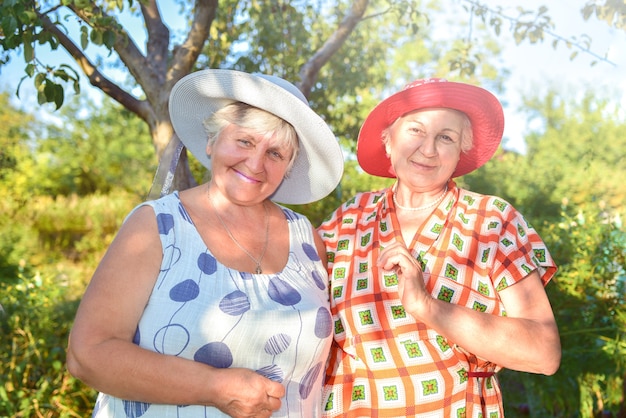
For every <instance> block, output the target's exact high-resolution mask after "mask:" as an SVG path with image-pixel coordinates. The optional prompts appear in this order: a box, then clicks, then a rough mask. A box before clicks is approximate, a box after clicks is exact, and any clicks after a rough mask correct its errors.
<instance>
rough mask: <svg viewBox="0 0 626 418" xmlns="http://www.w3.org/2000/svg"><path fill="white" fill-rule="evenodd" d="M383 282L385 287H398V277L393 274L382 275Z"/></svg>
mask: <svg viewBox="0 0 626 418" xmlns="http://www.w3.org/2000/svg"><path fill="white" fill-rule="evenodd" d="M383 280H384V281H385V286H387V287H391V286H397V285H398V276H397V275H396V274H395V273H393V274H385V275H383Z"/></svg>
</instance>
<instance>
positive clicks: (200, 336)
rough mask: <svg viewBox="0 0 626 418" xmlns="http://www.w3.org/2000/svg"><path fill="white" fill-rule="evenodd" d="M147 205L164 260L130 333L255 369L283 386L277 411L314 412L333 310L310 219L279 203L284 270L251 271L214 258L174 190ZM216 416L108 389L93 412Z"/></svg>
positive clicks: (161, 347) (178, 352)
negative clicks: (284, 225) (285, 241)
mask: <svg viewBox="0 0 626 418" xmlns="http://www.w3.org/2000/svg"><path fill="white" fill-rule="evenodd" d="M143 204H144V205H150V206H152V207H153V208H154V211H155V213H156V219H157V223H158V228H159V234H160V237H161V243H162V244H163V262H162V265H161V271H160V274H159V276H158V278H157V280H156V283H155V285H154V289H153V291H152V295H151V296H150V300H149V302H148V304H147V306H146V309H145V311H144V313H143V316H142V317H141V320H140V321H139V325H138V328H137V333H136V335H135V338H134V342H135V343H136V344H138V345H140V346H141V347H143V348H145V349H147V350H151V351H155V352H158V353H162V354H166V355H171V356H179V357H184V358H187V359H193V360H195V361H197V362H201V363H205V364H208V365H211V366H213V367H220V368H226V367H244V368H248V369H252V370H255V371H257V372H258V373H260V374H262V375H264V376H266V377H268V378H270V379H272V380H275V381H277V382H281V383H282V384H283V386H284V387H285V388H286V395H285V397H284V398H283V399H282V407H281V409H280V410H279V411H277V412H276V413H275V414H274V416H277V417H287V416H289V417H316V416H320V415H321V410H320V408H321V405H322V401H321V395H322V378H323V376H324V368H325V366H326V361H327V356H328V352H329V349H330V344H331V341H332V335H331V330H332V329H331V328H332V319H331V316H330V311H329V305H328V289H327V287H326V286H327V282H328V279H327V277H328V276H327V273H326V270H325V269H324V266H323V264H322V263H321V261H320V259H319V256H318V254H317V252H316V250H315V246H314V244H313V243H314V240H313V233H314V232H313V230H312V227H311V224H310V222H309V221H308V220H307V219H306V218H305V217H304V216H302V215H299V214H297V213H295V212H293V211H291V210H289V209H287V208H284V207H283V208H282V209H283V212H284V214H285V216H286V218H287V221H288V225H289V236H290V241H289V248H290V249H289V261H288V262H287V265H286V267H285V269H284V270H283V271H282V272H280V273H277V274H251V273H242V272H239V271H236V270H233V269H230V268H228V267H225V266H223V265H222V264H220V263H219V262H218V261H217V260H216V259H215V258H214V257H213V255H212V254H211V253H210V251H209V250H208V249H207V247H206V245H205V244H204V242H203V240H202V238H201V237H200V235H199V234H198V232H197V230H196V228H195V226H194V224H193V222H192V220H191V218H190V217H189V215H188V213H187V212H186V210H185V208H184V207H183V205H182V203H181V201H180V199H179V196H178V193H177V192H174V193H172V194H170V195H168V196H165V197H163V198H161V199H158V200H155V201H151V202H146V203H143ZM269 250H270V251H271V245H270V249H269ZM222 416H226V415H225V414H223V413H222V412H221V411H219V410H218V409H216V408H212V407H205V406H199V405H161V404H148V403H144V402H136V401H132V400H122V399H118V398H115V397H113V396H109V395H106V394H104V393H100V394H99V395H98V399H97V401H96V405H95V409H94V411H93V417H97V418H103V417H124V418H126V417H144V418H151V417H159V418H165V417H176V418H184V417H222Z"/></svg>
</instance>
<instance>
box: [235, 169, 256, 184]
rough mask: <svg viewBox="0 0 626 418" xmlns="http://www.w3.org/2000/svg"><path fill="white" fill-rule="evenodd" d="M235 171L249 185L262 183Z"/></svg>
mask: <svg viewBox="0 0 626 418" xmlns="http://www.w3.org/2000/svg"><path fill="white" fill-rule="evenodd" d="M234 171H235V173H237V175H238V176H239V177H241V178H242V179H243V180H245V181H247V182H248V183H260V182H261V181H260V180H257V179H255V178H253V177H249V176H247V175H245V174H244V173H242V172H241V171H239V170H234Z"/></svg>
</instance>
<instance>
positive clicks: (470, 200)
mask: <svg viewBox="0 0 626 418" xmlns="http://www.w3.org/2000/svg"><path fill="white" fill-rule="evenodd" d="M463 200H465V201H466V202H467V204H468V206H472V205H473V204H474V202H475V201H476V199H474V198H473V197H472V196H463Z"/></svg>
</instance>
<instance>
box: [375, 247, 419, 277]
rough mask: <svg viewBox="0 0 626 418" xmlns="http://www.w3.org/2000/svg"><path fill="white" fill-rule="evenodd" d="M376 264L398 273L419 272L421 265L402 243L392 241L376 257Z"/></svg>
mask: <svg viewBox="0 0 626 418" xmlns="http://www.w3.org/2000/svg"><path fill="white" fill-rule="evenodd" d="M378 265H379V266H380V267H382V268H383V269H384V270H388V271H395V272H396V273H397V274H398V275H403V274H407V273H412V274H421V267H420V265H419V263H418V262H417V260H416V259H415V258H414V257H413V256H412V255H411V253H410V252H409V250H408V249H407V248H406V246H405V245H404V244H401V243H397V242H396V243H393V244H391V245H389V246H388V247H385V248H384V249H383V250H382V251H381V252H380V255H379V257H378Z"/></svg>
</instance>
